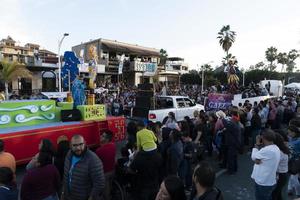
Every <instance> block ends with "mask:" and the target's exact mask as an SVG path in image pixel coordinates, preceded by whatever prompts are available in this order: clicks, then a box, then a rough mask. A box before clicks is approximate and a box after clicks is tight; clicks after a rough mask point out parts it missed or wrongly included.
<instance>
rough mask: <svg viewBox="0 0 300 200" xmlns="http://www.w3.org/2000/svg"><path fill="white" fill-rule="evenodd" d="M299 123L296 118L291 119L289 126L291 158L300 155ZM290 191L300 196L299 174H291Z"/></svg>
mask: <svg viewBox="0 0 300 200" xmlns="http://www.w3.org/2000/svg"><path fill="white" fill-rule="evenodd" d="M298 123H299V121H298V120H296V119H294V120H291V121H290V126H289V127H288V135H289V137H290V141H289V143H288V145H289V149H290V152H291V160H293V159H296V158H299V157H300V131H299V128H298V127H297V126H295V125H297V124H298ZM288 190H289V193H293V190H294V191H295V193H296V196H300V183H299V180H298V175H291V176H290V179H289V184H288Z"/></svg>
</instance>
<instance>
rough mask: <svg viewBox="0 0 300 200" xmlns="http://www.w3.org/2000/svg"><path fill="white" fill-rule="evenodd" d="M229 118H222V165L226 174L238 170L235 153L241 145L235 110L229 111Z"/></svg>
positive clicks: (239, 128) (237, 117)
mask: <svg viewBox="0 0 300 200" xmlns="http://www.w3.org/2000/svg"><path fill="white" fill-rule="evenodd" d="M231 114H232V116H231V118H230V119H223V124H224V127H225V132H224V140H225V149H224V155H225V157H224V158H225V159H224V160H223V166H224V167H225V166H227V170H228V174H234V173H236V172H237V170H238V166H237V155H238V150H239V149H240V147H241V127H240V125H239V116H238V113H237V112H236V111H232V112H231Z"/></svg>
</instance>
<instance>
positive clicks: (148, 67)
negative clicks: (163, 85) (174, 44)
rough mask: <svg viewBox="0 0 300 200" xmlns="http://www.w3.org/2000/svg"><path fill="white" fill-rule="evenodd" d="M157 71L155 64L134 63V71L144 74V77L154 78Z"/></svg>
mask: <svg viewBox="0 0 300 200" xmlns="http://www.w3.org/2000/svg"><path fill="white" fill-rule="evenodd" d="M156 69H157V63H150V62H135V63H134V71H137V72H144V73H145V74H144V75H145V76H154V74H155V72H156Z"/></svg>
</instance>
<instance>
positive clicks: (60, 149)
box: [54, 136, 70, 177]
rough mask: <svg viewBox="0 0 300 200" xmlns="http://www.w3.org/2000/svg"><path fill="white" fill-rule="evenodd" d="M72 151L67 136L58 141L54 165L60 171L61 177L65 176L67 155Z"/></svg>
mask: <svg viewBox="0 0 300 200" xmlns="http://www.w3.org/2000/svg"><path fill="white" fill-rule="evenodd" d="M69 150H70V143H69V141H68V138H67V137H66V136H60V137H59V138H58V139H57V151H56V153H55V158H54V165H55V166H56V168H57V169H58V171H59V174H60V177H63V175H64V164H65V158H66V156H67V153H68V152H69Z"/></svg>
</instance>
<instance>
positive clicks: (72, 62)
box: [61, 51, 80, 88]
mask: <svg viewBox="0 0 300 200" xmlns="http://www.w3.org/2000/svg"><path fill="white" fill-rule="evenodd" d="M64 61H65V62H64V65H63V67H62V70H61V77H62V79H63V87H64V88H68V87H69V73H70V83H72V82H73V81H74V80H75V79H76V77H77V75H79V69H78V66H77V65H78V64H80V62H79V59H78V58H77V57H76V56H75V53H74V52H73V51H66V52H65V54H64Z"/></svg>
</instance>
